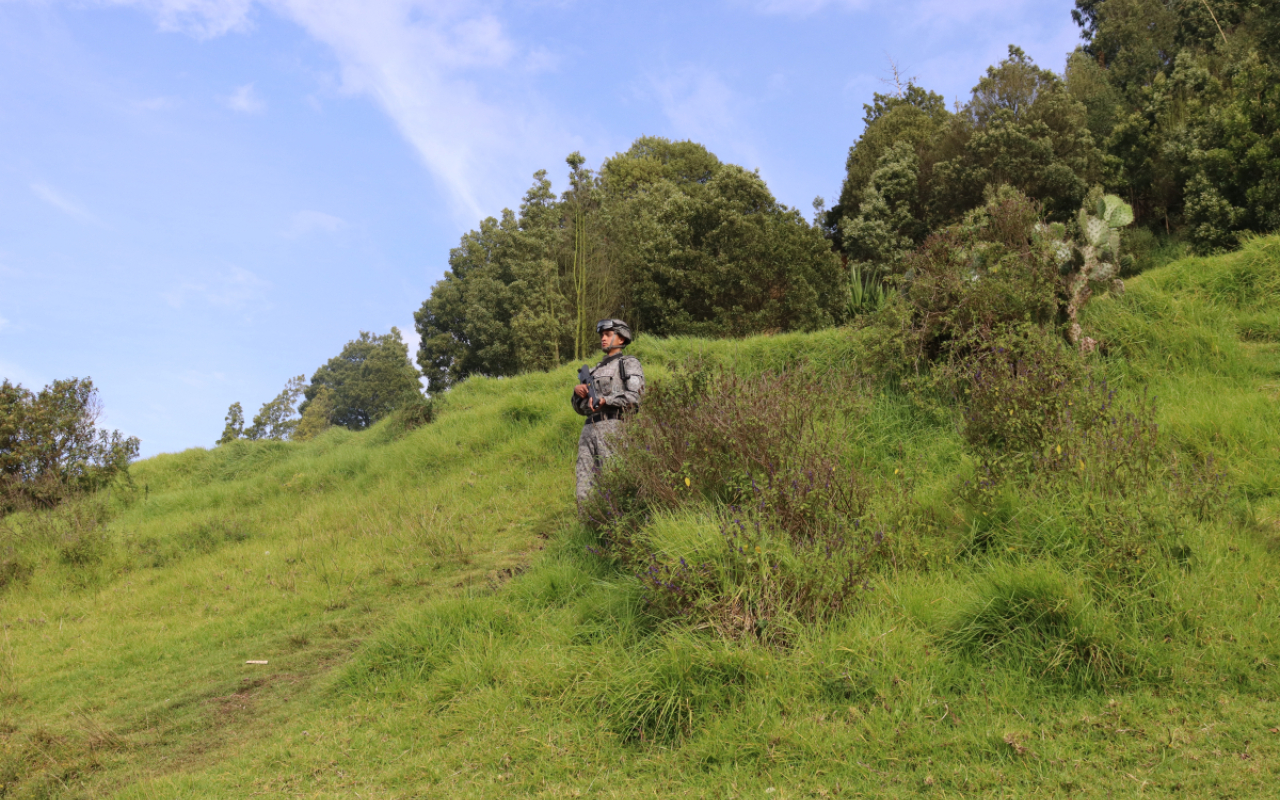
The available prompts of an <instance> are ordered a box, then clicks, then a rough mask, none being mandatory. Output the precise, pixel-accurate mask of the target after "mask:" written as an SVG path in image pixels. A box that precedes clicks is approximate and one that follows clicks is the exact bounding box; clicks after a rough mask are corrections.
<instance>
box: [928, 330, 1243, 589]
mask: <svg viewBox="0 0 1280 800" xmlns="http://www.w3.org/2000/svg"><path fill="white" fill-rule="evenodd" d="M945 371H947V372H948V373H949V374H948V378H947V380H948V381H949V382H950V383H951V385H953V386H956V387H958V388H957V392H958V394H959V396H960V399H961V402H960V407H961V419H962V432H963V434H964V437H965V440H966V443H967V445H968V446H969V448H970V449H971V450H972V452H973V453H974V455H975V456H976V461H977V464H976V470H975V476H974V478H973V479H972V480H971V481H970V482H969V483H968V484H967V486H966V488H965V490H964V492H963V494H964V495H965V497H966V500H967V501H968V503H969V504H970V506H971V508H972V510H973V512H974V514H975V519H976V520H983V522H982V523H981V524H979V525H975V528H974V535H975V539H974V544H975V545H977V546H978V548H979V549H981V550H983V551H986V550H989V549H990V548H992V547H993V546H996V545H999V546H1000V547H1001V548H1003V549H1012V550H1014V551H1025V550H1031V551H1037V552H1050V551H1053V552H1057V553H1058V554H1059V555H1061V556H1062V557H1064V558H1068V559H1070V560H1071V561H1072V562H1073V564H1074V565H1075V566H1083V567H1084V568H1085V569H1086V570H1087V571H1089V572H1090V573H1091V574H1093V575H1094V576H1095V577H1097V578H1104V577H1105V578H1106V580H1108V581H1111V582H1112V583H1114V584H1116V585H1132V584H1133V583H1134V582H1138V581H1141V580H1142V579H1143V576H1144V575H1145V574H1146V573H1147V572H1148V571H1149V570H1150V569H1152V568H1154V567H1156V566H1158V565H1159V564H1160V563H1162V562H1163V561H1164V560H1165V559H1166V557H1169V556H1174V557H1175V558H1182V560H1185V552H1184V551H1185V548H1186V545H1185V544H1184V543H1183V542H1182V541H1181V538H1180V537H1181V531H1182V530H1183V529H1184V528H1185V525H1183V524H1182V523H1183V522H1185V521H1188V520H1190V519H1191V518H1203V517H1204V516H1205V515H1206V514H1207V513H1208V510H1209V509H1210V508H1212V507H1213V506H1214V505H1215V503H1217V502H1219V501H1220V499H1221V492H1222V476H1221V475H1220V474H1219V472H1218V470H1217V467H1216V466H1215V465H1214V463H1213V462H1212V461H1211V460H1205V461H1202V462H1197V461H1195V460H1193V459H1191V458H1190V457H1189V456H1186V455H1184V454H1179V453H1178V452H1177V451H1176V449H1175V448H1174V447H1173V446H1172V444H1171V443H1170V442H1169V441H1167V440H1166V438H1165V437H1163V436H1162V435H1161V433H1160V429H1159V426H1158V425H1157V424H1156V405H1155V400H1154V398H1152V397H1150V396H1148V395H1146V394H1142V395H1138V396H1136V397H1135V396H1130V397H1128V398H1127V399H1125V398H1122V397H1121V395H1120V394H1119V393H1118V392H1117V391H1116V389H1115V388H1114V387H1112V386H1111V385H1110V384H1109V383H1108V382H1107V381H1106V380H1104V379H1102V378H1100V377H1098V375H1097V374H1096V373H1095V372H1094V371H1092V370H1090V369H1089V365H1088V364H1087V363H1086V362H1085V360H1084V359H1082V358H1081V357H1080V355H1079V354H1078V353H1077V352H1075V351H1074V350H1072V349H1071V348H1068V347H1067V346H1065V345H1064V344H1063V342H1062V340H1061V339H1059V338H1057V337H1054V336H1050V335H1047V334H1045V333H1043V332H1040V331H1036V330H1035V329H1022V330H1020V331H1018V332H1017V333H1015V334H1009V335H1005V336H1000V337H997V338H995V339H994V340H993V341H991V342H990V343H988V344H987V346H986V347H985V348H984V349H981V350H977V351H975V352H972V353H970V354H969V355H968V356H967V357H966V358H965V359H963V360H962V361H961V362H959V363H958V364H953V365H949V366H948V368H947V370H945ZM1011 497H1012V498H1014V499H1013V500H1011V499H1010V498H1011ZM1033 499H1034V501H1033ZM1011 502H1012V503H1015V504H1017V505H1019V507H1020V514H1003V513H1002V512H1001V511H1000V509H1002V508H1006V507H1007V506H1009V505H1010V503H1011ZM1037 509H1040V510H1037ZM993 514H994V517H993ZM996 517H1000V519H999V520H998V521H996V522H994V523H993V524H989V523H992V521H993V520H994V519H995V518H996ZM1050 517H1051V518H1052V519H1050ZM1179 553H1182V554H1183V556H1178V555H1177V554H1179Z"/></svg>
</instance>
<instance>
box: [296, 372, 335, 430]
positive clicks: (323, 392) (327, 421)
mask: <svg viewBox="0 0 1280 800" xmlns="http://www.w3.org/2000/svg"><path fill="white" fill-rule="evenodd" d="M336 407H337V403H335V402H334V399H333V389H330V388H329V387H328V386H321V387H320V390H319V391H318V392H316V393H315V395H314V396H313V397H312V398H311V401H310V402H308V403H307V404H306V410H304V411H303V412H302V419H300V420H298V427H297V428H296V429H294V431H293V435H292V436H291V437H290V438H292V439H294V440H295V441H299V442H305V441H307V440H309V439H314V438H316V437H317V436H319V435H320V434H322V433H324V432H325V431H327V430H329V428H332V427H333V412H334V409H335V408H336Z"/></svg>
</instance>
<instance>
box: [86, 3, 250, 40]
mask: <svg viewBox="0 0 1280 800" xmlns="http://www.w3.org/2000/svg"><path fill="white" fill-rule="evenodd" d="M98 2H100V3H102V4H103V5H111V6H141V7H143V8H146V9H148V10H150V11H151V12H152V13H154V14H155V16H156V19H157V20H158V21H159V23H160V27H161V28H162V29H163V30H166V31H182V32H184V33H188V34H191V35H192V36H195V37H197V38H200V39H211V38H213V37H215V36H221V35H223V34H224V33H229V32H231V31H244V30H248V29H249V28H250V27H252V21H251V20H250V14H251V12H252V11H253V6H254V4H255V0H98Z"/></svg>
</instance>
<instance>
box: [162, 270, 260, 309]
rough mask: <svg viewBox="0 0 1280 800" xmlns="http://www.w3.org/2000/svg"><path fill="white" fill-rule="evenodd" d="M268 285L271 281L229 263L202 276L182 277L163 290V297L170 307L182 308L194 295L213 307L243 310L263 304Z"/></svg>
mask: <svg viewBox="0 0 1280 800" xmlns="http://www.w3.org/2000/svg"><path fill="white" fill-rule="evenodd" d="M270 288H271V282H270V281H266V280H263V279H262V278H259V277H258V276H257V275H254V274H253V273H252V272H250V271H249V270H247V269H244V268H242V267H230V268H229V269H227V271H226V272H222V273H219V274H216V275H211V276H209V277H208V278H206V279H204V280H197V281H185V282H183V283H181V284H179V285H178V286H175V287H174V288H172V289H170V290H169V291H167V292H165V293H164V294H163V297H164V300H165V302H167V303H168V304H169V305H170V306H172V307H173V308H183V307H185V306H186V305H187V304H188V303H189V302H190V301H191V300H192V299H193V298H194V299H197V300H200V301H203V302H204V303H206V304H208V305H210V306H214V307H216V308H223V309H228V310H232V311H243V310H247V309H249V308H251V307H254V306H258V307H266V306H267V305H268V303H267V290H268V289H270Z"/></svg>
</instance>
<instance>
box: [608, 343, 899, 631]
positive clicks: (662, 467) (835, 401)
mask: <svg viewBox="0 0 1280 800" xmlns="http://www.w3.org/2000/svg"><path fill="white" fill-rule="evenodd" d="M863 398H864V393H863V392H862V390H861V387H859V386H856V385H853V384H851V383H850V381H849V380H848V379H847V378H845V377H842V376H840V375H838V374H837V373H834V372H818V371H816V370H814V369H813V368H810V367H794V368H792V369H789V370H784V371H780V372H765V373H761V374H758V375H754V376H746V375H741V374H737V373H735V372H732V371H729V370H725V369H723V368H715V367H709V366H707V365H699V364H694V365H692V366H689V367H687V368H686V369H684V370H682V371H677V372H676V374H675V375H674V376H673V378H672V379H670V380H668V381H664V382H656V383H655V384H654V385H653V386H652V387H651V389H650V391H649V394H648V395H647V396H646V398H645V407H644V410H643V411H642V413H641V414H640V415H639V416H638V417H637V418H636V419H634V420H633V421H632V422H631V423H630V425H629V426H628V427H627V429H626V431H625V433H624V435H623V437H622V439H621V440H620V441H619V442H618V455H617V458H615V459H614V461H613V463H612V464H611V466H610V467H609V469H608V470H607V471H606V472H605V474H604V475H603V476H602V479H601V481H600V482H599V484H598V488H597V491H596V492H595V493H594V494H593V497H592V499H591V500H589V501H588V505H587V514H588V517H589V518H590V519H591V520H592V521H593V522H594V524H595V525H597V526H598V527H599V528H600V529H601V530H602V532H603V538H604V541H605V542H606V543H607V547H606V549H605V551H603V552H604V554H606V555H608V556H609V557H611V558H613V559H615V560H616V561H617V562H618V563H620V564H621V565H622V566H624V567H625V568H627V569H629V570H631V571H632V572H633V573H634V574H636V575H637V576H638V577H639V578H640V580H641V582H642V584H643V586H644V587H645V593H646V599H647V601H648V604H649V607H650V609H651V610H653V611H654V613H656V614H657V615H658V616H660V617H664V618H676V617H680V618H685V619H688V620H689V621H690V622H691V623H692V624H694V625H698V626H705V627H710V628H714V629H716V630H718V631H720V632H721V633H722V634H724V635H726V636H729V637H731V638H736V637H740V636H757V637H759V638H761V639H764V640H766V641H771V642H774V643H778V644H782V643H785V642H786V641H788V640H789V638H790V636H791V633H790V620H800V621H808V622H811V621H817V620H821V619H825V618H827V617H829V616H830V615H832V614H834V613H837V612H839V611H841V610H843V609H845V608H847V607H849V606H850V605H852V604H853V603H855V602H856V600H857V598H858V596H859V595H860V594H861V593H862V592H864V591H866V590H868V589H869V588H870V584H869V582H868V576H869V574H870V571H871V569H872V566H873V565H874V564H875V563H876V560H877V558H878V554H879V553H880V551H881V548H882V546H883V544H884V542H885V533H884V531H883V530H882V529H881V528H880V527H879V526H878V525H877V523H876V522H875V520H874V519H873V518H872V516H871V515H870V514H869V513H868V503H869V499H870V497H871V494H872V486H871V483H870V482H869V481H868V480H867V479H866V478H865V477H863V476H862V475H861V474H860V473H859V472H858V470H856V469H855V468H854V467H852V466H851V465H849V464H847V463H844V462H843V461H842V460H841V458H840V454H839V448H837V447H832V444H833V443H832V442H831V441H830V439H829V431H830V430H831V429H832V428H835V427H838V426H839V425H840V419H841V418H842V417H846V416H849V415H852V414H857V413H859V408H860V406H861V405H862V403H863ZM694 506H697V507H700V508H704V509H705V508H708V507H709V508H710V509H711V519H712V520H713V521H712V523H711V525H710V526H709V528H711V529H713V530H715V531H716V532H717V533H716V534H715V539H716V543H715V544H714V545H712V546H710V547H707V548H704V550H705V552H702V551H700V556H699V558H698V560H697V563H690V562H689V561H688V560H687V559H686V558H684V557H683V556H678V555H676V554H673V553H669V552H667V551H666V549H664V548H663V547H662V546H661V545H660V544H659V543H658V542H656V541H655V539H654V534H653V528H654V524H655V517H659V516H661V515H664V514H666V515H670V514H671V513H673V512H675V513H677V515H678V514H679V513H684V514H685V515H686V517H685V518H686V520H687V516H688V514H689V513H692V512H691V511H690V509H691V508H692V507H694Z"/></svg>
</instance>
